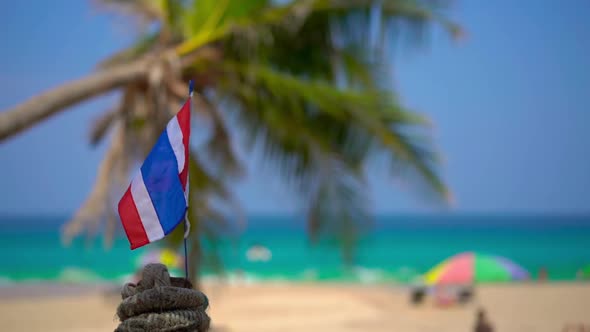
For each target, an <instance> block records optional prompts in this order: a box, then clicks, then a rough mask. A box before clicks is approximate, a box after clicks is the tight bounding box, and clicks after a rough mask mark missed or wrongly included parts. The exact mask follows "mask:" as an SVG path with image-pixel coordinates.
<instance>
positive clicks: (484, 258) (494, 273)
mask: <svg viewBox="0 0 590 332" xmlns="http://www.w3.org/2000/svg"><path fill="white" fill-rule="evenodd" d="M528 278H529V273H528V271H527V270H525V269H524V268H522V267H521V266H520V265H518V264H516V263H514V262H512V261H511V260H509V259H507V258H504V257H499V256H488V255H481V254H476V253H473V252H465V253H461V254H458V255H455V256H453V257H451V258H448V259H446V260H445V261H443V262H442V263H440V264H438V265H437V266H435V267H434V268H432V269H431V270H430V271H429V272H427V273H426V274H425V275H424V281H425V282H426V284H427V285H441V284H446V285H449V284H459V285H464V284H474V283H477V282H506V281H516V280H526V279H528Z"/></svg>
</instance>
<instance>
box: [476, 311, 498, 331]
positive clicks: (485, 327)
mask: <svg viewBox="0 0 590 332" xmlns="http://www.w3.org/2000/svg"><path fill="white" fill-rule="evenodd" d="M473 332H494V328H493V326H492V324H491V323H490V322H489V321H488V318H487V317H486V312H485V310H484V309H479V310H478V311H477V318H476V320H475V326H474V327H473Z"/></svg>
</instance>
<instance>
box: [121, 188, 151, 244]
mask: <svg viewBox="0 0 590 332" xmlns="http://www.w3.org/2000/svg"><path fill="white" fill-rule="evenodd" d="M118 209H119V217H121V222H122V223H123V228H124V229H125V233H126V234H127V238H128V239H129V243H130V244H131V249H132V250H133V249H136V248H139V247H141V246H144V245H146V244H148V243H150V240H149V239H148V237H147V234H146V232H145V229H144V228H143V224H142V223H141V218H140V217H139V212H137V207H136V206H135V202H134V201H133V196H131V185H130V186H129V188H127V191H126V192H125V195H123V198H121V201H120V202H119V206H118Z"/></svg>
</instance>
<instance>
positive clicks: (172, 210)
mask: <svg viewBox="0 0 590 332" xmlns="http://www.w3.org/2000/svg"><path fill="white" fill-rule="evenodd" d="M190 103H191V99H190V98H189V99H188V100H187V102H186V103H185V104H184V106H182V108H181V109H180V111H179V112H178V114H176V116H175V117H174V118H173V119H172V120H170V122H168V125H167V126H166V130H164V132H163V133H162V135H161V136H160V138H159V139H158V141H157V142H156V144H155V145H154V147H153V149H152V151H151V152H150V154H149V155H148V156H147V158H146V160H145V161H144V162H143V165H142V166H141V169H140V171H139V173H138V174H137V175H136V176H135V178H134V179H133V181H131V184H130V185H129V188H128V189H127V191H126V192H125V194H124V195H123V198H121V201H120V202H119V216H120V217H121V222H122V223H123V228H125V233H126V234H127V238H128V239H129V243H130V244H131V249H135V248H139V247H141V246H144V245H146V244H148V243H150V242H154V241H157V240H160V239H162V238H163V237H164V236H166V235H167V234H169V233H170V232H172V230H173V229H174V228H176V226H178V224H180V223H181V222H182V221H183V219H185V214H186V210H187V207H188V184H187V180H188V164H189V158H188V150H189V138H190V132H191V129H190V117H191V115H190V112H191V106H190ZM187 223H188V221H187ZM187 226H188V225H187Z"/></svg>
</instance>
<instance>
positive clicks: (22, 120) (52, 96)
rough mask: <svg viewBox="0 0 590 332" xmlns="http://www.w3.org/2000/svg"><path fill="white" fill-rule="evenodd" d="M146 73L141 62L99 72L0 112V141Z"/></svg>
mask: <svg viewBox="0 0 590 332" xmlns="http://www.w3.org/2000/svg"><path fill="white" fill-rule="evenodd" d="M147 70H148V67H147V66H146V62H145V61H137V62H134V63H130V64H125V65H122V66H117V67H112V68H109V69H103V70H101V71H99V72H96V73H93V74H90V75H89V76H86V77H84V78H81V79H78V80H75V81H72V82H69V83H66V84H64V85H61V86H59V87H57V88H55V89H52V90H49V91H47V92H45V93H42V94H40V95H38V96H35V97H32V98H30V99H29V100H27V101H25V102H23V103H21V104H19V105H17V106H14V107H13V108H11V109H8V110H4V111H3V112H0V141H3V140H5V139H7V138H9V137H10V136H13V135H15V134H18V133H19V132H21V131H23V130H25V129H27V128H29V127H32V126H33V125H35V124H37V123H38V122H41V121H42V120H44V119H46V118H47V117H49V116H51V115H54V114H56V113H58V112H60V111H63V110H64V109H66V108H67V107H70V106H73V105H75V104H77V103H79V102H82V101H85V100H87V99H89V98H92V97H96V96H99V95H102V94H104V93H107V92H109V91H111V90H113V89H115V88H118V87H120V86H122V85H124V84H126V83H128V82H131V81H133V80H136V79H138V78H141V77H143V76H146V74H147Z"/></svg>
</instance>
